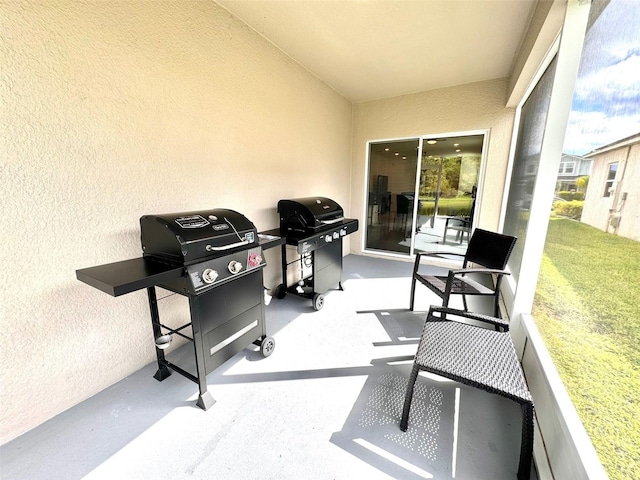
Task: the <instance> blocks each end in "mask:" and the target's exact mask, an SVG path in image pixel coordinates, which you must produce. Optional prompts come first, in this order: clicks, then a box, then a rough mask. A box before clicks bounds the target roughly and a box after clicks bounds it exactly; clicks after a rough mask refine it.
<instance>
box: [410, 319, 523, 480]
mask: <svg viewBox="0 0 640 480" xmlns="http://www.w3.org/2000/svg"><path fill="white" fill-rule="evenodd" d="M469 320H472V321H474V322H476V323H475V324H474V325H471V324H469V323H466V322H468V321H469ZM479 322H481V323H485V324H487V326H489V327H491V326H493V327H494V329H491V328H483V327H482V326H480V325H478V323H479ZM421 371H424V372H430V373H433V374H436V375H439V376H441V377H445V378H448V379H450V380H454V381H456V382H459V383H462V384H464V385H469V386H471V387H475V388H479V389H482V390H485V391H487V392H489V393H493V394H496V395H500V396H502V397H505V398H508V399H509V400H513V401H514V402H517V403H518V404H519V405H520V407H521V409H522V440H521V444H520V462H519V467H518V479H519V480H529V477H530V472H531V459H532V452H533V435H534V430H533V428H534V405H533V398H532V396H531V393H530V392H529V389H528V387H527V382H526V380H525V377H524V373H523V371H522V367H521V366H520V361H519V360H518V356H517V354H516V349H515V347H514V346H513V341H512V340H511V334H510V333H509V323H508V322H506V321H505V320H501V319H499V318H495V317H490V316H487V315H480V314H477V313H468V312H463V311H461V310H452V309H449V308H433V307H432V308H431V309H429V313H428V314H427V319H426V321H425V323H424V327H423V331H422V335H421V337H420V342H419V344H418V350H417V352H416V356H415V359H414V362H413V368H412V370H411V374H410V376H409V382H408V384H407V390H406V393H405V399H404V407H403V409H402V418H401V420H400V430H402V431H403V432H406V431H407V429H408V427H409V418H410V410H411V399H412V397H413V390H414V386H415V383H416V380H417V379H418V374H419V373H420V372H421ZM417 415H419V413H418V414H417ZM412 418H413V417H412Z"/></svg>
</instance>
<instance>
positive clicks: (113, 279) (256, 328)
mask: <svg viewBox="0 0 640 480" xmlns="http://www.w3.org/2000/svg"><path fill="white" fill-rule="evenodd" d="M140 236H141V242H142V250H143V256H142V257H141V258H135V259H131V260H126V261H124V262H117V263H113V264H107V265H101V266H98V267H92V268H87V269H83V270H78V271H77V272H76V274H77V277H78V279H79V280H81V281H84V282H85V283H88V284H89V285H92V286H94V287H96V288H98V289H100V290H102V291H105V292H107V293H109V294H111V295H113V296H119V295H122V294H125V293H129V292H132V291H135V290H139V289H141V288H146V289H147V294H148V299H149V308H150V313H151V323H152V326H153V333H154V337H155V339H156V355H157V360H158V371H157V372H156V374H155V378H156V379H158V380H160V381H162V380H164V379H165V378H167V377H168V376H169V375H170V374H171V371H170V370H173V371H176V372H178V373H180V374H181V375H183V376H185V377H187V378H189V379H190V380H192V381H194V382H196V383H198V386H199V389H200V395H199V397H198V402H197V404H198V406H200V407H201V408H203V409H204V410H206V409H207V408H208V407H210V406H211V405H212V404H213V403H214V400H213V398H212V397H211V394H210V393H209V392H208V391H207V383H206V375H207V374H208V373H211V372H212V371H213V370H214V369H215V368H217V367H218V366H220V365H221V364H222V363H224V362H225V361H227V360H228V359H229V358H231V357H232V356H233V355H235V354H236V353H237V352H239V351H240V350H242V349H243V348H245V347H246V346H247V345H249V344H251V343H252V342H253V343H255V344H258V345H260V346H261V352H262V354H263V355H264V356H268V355H270V354H271V352H272V351H273V348H274V346H275V342H274V341H273V339H272V338H271V337H267V335H266V328H265V320H264V303H263V298H264V295H263V292H264V287H263V272H262V270H263V268H264V267H265V265H266V264H265V262H264V259H263V255H262V247H261V246H260V243H259V240H258V233H257V231H256V228H255V226H254V225H253V223H251V221H249V220H248V219H247V218H246V217H245V216H243V215H241V214H240V213H238V212H236V211H233V210H228V209H212V210H201V211H194V212H181V213H172V214H162V215H145V216H143V217H142V218H141V219H140ZM156 286H159V287H162V288H164V289H167V290H170V291H172V292H175V293H178V294H180V295H184V296H187V297H188V298H189V311H190V321H189V322H188V323H186V324H185V325H183V326H181V327H178V328H170V327H167V326H165V325H163V324H162V323H161V322H160V315H159V312H158V299H157V296H156V290H155V287H156ZM187 327H191V333H192V336H188V334H186V333H185V329H187ZM187 332H188V330H187ZM173 335H178V336H181V337H183V338H186V339H188V340H190V341H192V342H193V344H194V353H195V360H196V374H195V375H193V374H192V373H190V372H188V371H186V370H184V369H182V368H181V367H179V366H177V365H174V364H172V363H171V362H169V361H168V360H167V359H166V358H165V355H164V349H165V348H167V347H168V345H169V342H170V340H171V338H172V336H173Z"/></svg>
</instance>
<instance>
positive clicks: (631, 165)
mask: <svg viewBox="0 0 640 480" xmlns="http://www.w3.org/2000/svg"><path fill="white" fill-rule="evenodd" d="M585 158H588V159H591V160H593V168H592V173H591V177H590V179H589V187H588V188H587V194H586V196H585V202H584V208H583V210H582V219H581V221H582V222H583V223H586V224H588V225H591V226H593V227H596V228H598V229H599V230H603V231H605V232H609V233H614V234H616V235H620V236H622V237H627V238H630V239H632V240H636V241H640V188H638V185H640V133H637V134H635V135H632V136H630V137H627V138H623V139H622V140H618V141H617V142H613V143H610V144H609V145H605V146H604V147H601V148H598V149H596V150H593V151H592V152H590V153H588V154H587V155H585Z"/></svg>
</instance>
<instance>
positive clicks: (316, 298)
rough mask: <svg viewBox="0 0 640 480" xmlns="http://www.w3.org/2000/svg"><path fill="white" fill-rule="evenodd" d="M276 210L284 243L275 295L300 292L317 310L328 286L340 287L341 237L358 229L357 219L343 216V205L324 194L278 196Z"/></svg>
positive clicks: (331, 287) (281, 296) (322, 304)
mask: <svg viewBox="0 0 640 480" xmlns="http://www.w3.org/2000/svg"><path fill="white" fill-rule="evenodd" d="M278 214H279V216H280V229H279V234H280V235H281V236H282V237H284V238H285V239H286V244H283V245H282V281H283V283H282V284H281V285H278V287H277V288H276V291H275V297H276V298H284V296H285V295H286V294H287V293H292V294H294V295H299V296H301V297H304V298H309V299H311V301H312V306H313V308H314V309H315V310H320V309H321V308H322V307H323V306H324V294H325V293H326V292H327V291H328V290H330V289H333V288H339V289H340V290H342V239H343V238H344V237H345V236H347V235H349V234H351V233H353V232H356V231H357V230H358V220H355V219H350V218H344V212H343V210H342V207H340V205H338V203H336V202H335V201H333V200H331V199H329V198H326V197H307V198H297V199H291V200H280V201H279V202H278ZM287 245H288V246H289V247H287ZM292 247H293V248H292Z"/></svg>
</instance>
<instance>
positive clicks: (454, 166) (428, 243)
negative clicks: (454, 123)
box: [414, 135, 484, 252]
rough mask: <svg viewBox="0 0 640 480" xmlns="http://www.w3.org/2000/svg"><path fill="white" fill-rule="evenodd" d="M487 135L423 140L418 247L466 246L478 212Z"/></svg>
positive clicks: (416, 244) (461, 249) (415, 243)
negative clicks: (479, 185) (480, 173)
mask: <svg viewBox="0 0 640 480" xmlns="http://www.w3.org/2000/svg"><path fill="white" fill-rule="evenodd" d="M483 142H484V135H466V136H460V137H449V138H428V139H425V140H424V141H423V146H422V162H421V168H420V185H419V187H418V189H419V190H418V191H419V197H420V208H419V211H418V215H417V228H416V236H415V242H414V248H415V250H416V251H434V250H438V246H447V247H449V248H447V250H451V249H452V248H453V249H456V248H458V249H459V250H460V251H461V252H464V251H465V250H466V245H467V242H468V241H469V236H470V235H471V231H472V225H473V216H474V213H475V202H476V192H477V189H478V176H479V172H480V161H481V158H482V145H483Z"/></svg>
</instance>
